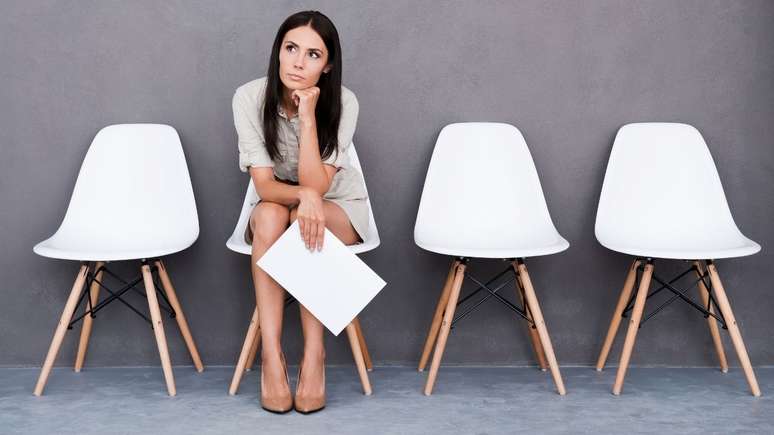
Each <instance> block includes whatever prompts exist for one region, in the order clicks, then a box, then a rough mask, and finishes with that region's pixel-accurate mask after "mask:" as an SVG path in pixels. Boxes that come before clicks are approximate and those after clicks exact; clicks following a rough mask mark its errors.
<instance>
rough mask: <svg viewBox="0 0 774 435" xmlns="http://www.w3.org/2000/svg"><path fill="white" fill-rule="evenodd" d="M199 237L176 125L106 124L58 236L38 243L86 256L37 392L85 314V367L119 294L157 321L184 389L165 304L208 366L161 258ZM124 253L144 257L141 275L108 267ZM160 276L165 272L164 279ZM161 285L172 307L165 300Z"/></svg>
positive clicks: (50, 251) (165, 362)
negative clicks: (100, 321)
mask: <svg viewBox="0 0 774 435" xmlns="http://www.w3.org/2000/svg"><path fill="white" fill-rule="evenodd" d="M198 236H199V220H198V217H197V214H196V203H195V200H194V195H193V189H192V188H191V180H190V177H189V174H188V167H187V166H186V161H185V156H184V155H183V148H182V146H181V144H180V138H179V137H178V135H177V132H176V131H175V129H174V128H172V127H170V126H168V125H160V124H119V125H111V126H107V127H105V128H103V129H102V130H100V131H99V132H98V133H97V135H96V136H95V137H94V140H93V142H92V144H91V146H90V147H89V150H88V152H87V153H86V157H85V158H84V160H83V164H82V166H81V170H80V172H79V174H78V179H77V181H76V182H75V188H74V189H73V194H72V197H71V198H70V204H69V206H68V207H67V212H66V214H65V217H64V220H63V221H62V224H61V225H60V227H59V229H58V230H57V231H56V233H54V235H53V236H51V237H50V238H48V239H46V240H44V241H42V242H40V243H38V244H37V245H36V246H35V247H34V249H33V250H34V252H35V253H36V254H38V255H41V256H44V257H50V258H58V259H66V260H78V261H80V262H81V267H80V271H79V272H78V275H77V278H76V280H75V284H74V285H73V287H72V290H71V292H70V296H69V298H68V299H67V303H66V304H65V308H64V311H63V312H62V317H61V319H60V321H59V325H58V326H57V328H56V332H55V333H54V338H53V340H52V342H51V346H50V348H49V350H48V354H47V356H46V360H45V362H44V364H43V369H42V370H41V373H40V377H39V378H38V382H37V385H36V386H35V391H34V393H35V395H41V394H42V393H43V388H44V387H45V384H46V381H47V379H48V375H49V373H50V372H51V368H52V366H53V364H54V360H55V359H56V356H57V353H58V351H59V348H60V346H61V344H62V339H63V338H64V335H65V332H66V331H67V329H70V328H71V327H72V325H73V324H74V323H75V322H77V321H78V320H80V319H83V328H82V329H81V336H80V342H79V345H78V354H77V358H76V362H75V371H76V372H79V371H80V370H81V367H82V366H83V360H84V358H85V355H86V348H87V347H88V342H89V336H90V334H91V328H92V321H93V320H92V319H93V318H94V317H95V314H96V313H97V312H98V311H99V310H101V309H102V308H103V307H105V306H106V305H107V304H109V303H110V302H113V301H115V300H118V301H120V302H122V303H123V304H125V305H127V306H128V307H129V308H131V309H132V310H133V311H135V312H136V313H137V314H139V315H140V316H142V317H143V318H145V320H147V321H148V322H149V323H151V325H152V327H153V331H154V333H155V337H156V343H157V345H158V349H159V354H160V357H161V364H162V367H163V371H164V378H165V381H166V385H167V391H168V392H169V394H170V395H171V396H174V395H175V394H176V390H175V381H174V377H173V374H172V364H171V361H170V358H169V352H168V350H167V342H166V338H165V335H164V327H163V324H162V319H161V312H160V308H161V309H163V310H165V311H167V312H168V313H170V315H171V316H172V317H175V319H176V320H177V323H178V326H179V327H180V330H181V333H182V335H183V338H184V340H185V343H186V346H187V347H188V350H189V352H190V353H191V357H192V359H193V362H194V365H195V366H196V369H197V371H199V372H201V371H202V370H203V366H202V362H201V359H200V358H199V353H198V351H197V349H196V345H195V344H194V341H193V338H192V337H191V333H190V330H189V328H188V323H187V322H186V319H185V315H184V314H183V310H182V309H181V307H180V303H179V301H178V298H177V295H176V293H175V290H174V288H173V286H172V282H171V281H170V279H169V275H168V274H167V271H166V268H165V266H164V264H163V263H162V261H161V259H160V257H162V256H165V255H169V254H173V253H175V252H179V251H182V250H184V249H186V248H188V247H189V246H191V245H192V244H193V243H194V241H196V238H197V237H198ZM119 260H141V262H142V265H141V272H142V273H141V276H139V277H138V278H135V279H133V280H131V281H128V282H127V281H126V280H123V279H121V278H120V277H118V276H117V275H116V274H115V273H113V272H112V271H111V270H110V269H108V267H107V263H108V262H110V261H119ZM90 262H95V264H94V265H92V264H90ZM104 274H107V275H110V276H112V277H113V278H114V279H115V280H117V281H118V282H120V283H121V285H122V287H121V289H120V290H110V289H109V288H108V287H107V286H106V285H105V282H104V281H103V275H104ZM157 276H158V277H160V278H161V283H162V284H161V285H159V282H158V279H157ZM140 282H144V287H145V290H146V291H145V292H144V293H142V292H140V291H139V290H138V289H137V288H135V286H136V285H138V284H139V283H140ZM87 288H88V289H89V290H88V291H86V289H87ZM100 288H105V289H106V291H107V292H108V293H110V296H109V297H107V298H104V299H103V300H102V301H99V292H100ZM129 290H134V291H136V292H137V293H140V294H143V296H144V297H145V296H147V301H148V308H149V311H150V316H151V319H148V318H147V316H145V315H144V314H142V313H141V312H140V311H139V310H137V309H136V308H134V307H133V306H132V305H131V304H129V303H128V302H127V301H126V300H124V299H123V298H122V297H121V296H122V295H123V294H124V293H126V292H127V291H129ZM156 292H159V294H161V296H162V298H163V300H164V301H165V302H166V304H167V305H168V306H164V305H161V307H160V306H159V302H158V298H157V295H156ZM87 294H88V297H87ZM83 301H85V302H84V305H85V312H84V313H83V315H81V316H79V317H78V318H76V319H73V313H74V312H75V310H76V308H77V307H78V305H80V304H81V302H83Z"/></svg>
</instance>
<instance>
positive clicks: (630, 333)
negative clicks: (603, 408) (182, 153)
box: [613, 262, 653, 396]
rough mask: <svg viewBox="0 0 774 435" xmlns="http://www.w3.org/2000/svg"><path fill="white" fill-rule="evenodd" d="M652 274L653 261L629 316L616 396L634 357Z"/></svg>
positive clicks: (614, 392)
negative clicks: (633, 352) (633, 351)
mask: <svg viewBox="0 0 774 435" xmlns="http://www.w3.org/2000/svg"><path fill="white" fill-rule="evenodd" d="M652 276H653V263H650V262H649V263H648V264H646V265H645V270H644V272H643V273H642V278H641V279H640V287H639V288H638V289H637V298H636V299H635V301H634V308H633V309H632V313H631V316H630V318H629V329H627V330H626V341H624V347H623V352H622V353H621V363H620V364H619V365H618V372H617V373H616V375H615V383H614V384H613V394H615V395H616V396H618V395H619V394H621V389H622V388H623V382H624V378H625V377H626V369H627V368H628V367H629V360H630V359H631V357H632V349H634V342H635V341H636V340H637V330H639V329H640V320H642V311H643V310H644V309H645V300H646V299H647V297H648V290H649V289H650V280H651V277H652Z"/></svg>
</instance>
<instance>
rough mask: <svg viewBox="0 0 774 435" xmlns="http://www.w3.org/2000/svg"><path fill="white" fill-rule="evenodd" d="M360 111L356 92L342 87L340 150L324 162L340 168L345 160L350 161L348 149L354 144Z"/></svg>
mask: <svg viewBox="0 0 774 435" xmlns="http://www.w3.org/2000/svg"><path fill="white" fill-rule="evenodd" d="M359 111H360V106H359V105H358V102H357V97H355V94H354V93H353V92H352V91H350V90H349V89H347V88H344V87H342V89H341V119H340V120H339V134H338V140H339V150H338V152H336V151H334V152H333V153H331V155H330V156H328V158H326V159H324V160H323V161H322V162H323V163H325V164H328V165H333V166H335V167H337V168H340V167H342V166H343V165H344V162H347V161H348V157H347V149H348V148H349V146H350V144H352V138H353V137H354V135H355V127H356V126H357V115H358V112H359Z"/></svg>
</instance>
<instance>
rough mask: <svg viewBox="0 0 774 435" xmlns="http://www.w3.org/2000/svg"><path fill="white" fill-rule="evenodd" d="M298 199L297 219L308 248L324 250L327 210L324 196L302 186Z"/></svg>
mask: <svg viewBox="0 0 774 435" xmlns="http://www.w3.org/2000/svg"><path fill="white" fill-rule="evenodd" d="M298 199H299V203H298V213H297V214H296V219H297V220H298V225H299V228H300V229H301V238H302V239H304V244H305V245H306V249H309V250H310V251H314V250H315V249H317V250H318V251H322V246H323V236H324V235H325V211H324V209H323V199H322V196H320V193H319V192H317V191H316V190H314V189H310V188H307V187H302V188H301V190H299V192H298Z"/></svg>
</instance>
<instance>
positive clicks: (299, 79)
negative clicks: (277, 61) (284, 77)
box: [288, 74, 304, 82]
mask: <svg viewBox="0 0 774 435" xmlns="http://www.w3.org/2000/svg"><path fill="white" fill-rule="evenodd" d="M288 77H290V79H291V80H295V81H297V82H300V81H303V80H304V78H303V77H301V76H298V75H295V74H288Z"/></svg>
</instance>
